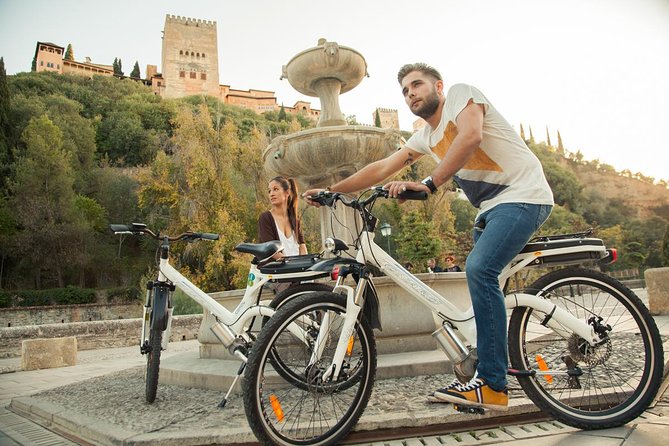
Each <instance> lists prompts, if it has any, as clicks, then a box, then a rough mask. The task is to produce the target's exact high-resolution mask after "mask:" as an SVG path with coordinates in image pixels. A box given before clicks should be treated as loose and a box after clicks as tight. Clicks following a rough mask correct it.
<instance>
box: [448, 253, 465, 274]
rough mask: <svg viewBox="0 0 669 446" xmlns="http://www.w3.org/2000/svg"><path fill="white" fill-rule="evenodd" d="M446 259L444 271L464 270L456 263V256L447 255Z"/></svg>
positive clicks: (456, 271)
mask: <svg viewBox="0 0 669 446" xmlns="http://www.w3.org/2000/svg"><path fill="white" fill-rule="evenodd" d="M445 260H446V268H444V271H446V272H449V273H459V272H461V271H462V269H461V268H460V267H459V266H458V265H456V264H455V256H452V255H447V256H446V259H445Z"/></svg>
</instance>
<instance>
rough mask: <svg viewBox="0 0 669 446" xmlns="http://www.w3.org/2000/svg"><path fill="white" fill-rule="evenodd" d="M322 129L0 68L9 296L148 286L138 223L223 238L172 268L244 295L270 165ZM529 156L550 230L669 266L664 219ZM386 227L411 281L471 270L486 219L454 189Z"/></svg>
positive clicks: (415, 205)
mask: <svg viewBox="0 0 669 446" xmlns="http://www.w3.org/2000/svg"><path fill="white" fill-rule="evenodd" d="M115 68H118V69H119V70H120V69H121V63H120V60H118V61H116V63H115ZM347 121H349V122H354V121H355V117H354V116H349V117H347ZM313 125H314V123H313V122H312V121H311V120H310V119H309V118H308V117H306V116H303V115H297V116H293V115H291V114H288V113H286V112H285V109H284V108H283V107H282V108H281V109H280V110H278V111H276V112H274V111H270V112H266V113H264V114H263V115H258V114H256V113H254V112H253V111H250V110H247V109H243V108H238V107H233V106H228V105H226V104H222V103H221V102H219V101H218V100H216V99H215V98H212V97H202V96H191V97H187V98H183V99H179V100H166V99H162V98H161V97H159V96H156V95H154V94H153V93H152V92H151V90H150V89H149V88H147V87H146V86H144V85H142V84H141V83H139V82H135V81H133V80H131V79H119V78H111V77H101V76H94V77H93V78H90V79H88V78H85V77H80V76H69V75H58V74H54V73H21V74H18V75H15V76H9V77H7V76H5V73H4V66H3V61H2V59H0V166H1V168H0V169H1V170H0V174H1V175H0V178H1V182H0V288H2V289H5V290H18V289H47V288H53V287H61V288H65V287H67V286H69V285H76V286H78V287H81V288H86V287H87V288H101V287H105V288H110V287H123V288H121V289H127V287H131V288H132V287H136V288H138V287H139V284H140V280H141V278H142V277H144V278H146V277H149V272H148V268H149V267H153V258H154V251H155V249H156V244H155V243H154V242H153V241H152V240H148V239H137V238H119V237H114V236H113V235H111V234H110V233H109V231H108V229H107V228H108V225H109V224H110V223H130V222H144V223H146V224H148V225H149V226H150V227H151V228H154V229H156V230H160V231H161V232H167V233H170V234H174V233H178V232H181V231H184V230H188V229H190V230H195V231H208V232H219V233H220V234H221V239H220V240H218V241H217V242H215V243H195V244H188V245H181V246H179V245H175V247H174V255H175V257H174V258H175V261H176V262H177V263H178V265H179V266H180V267H181V268H182V269H184V270H185V271H186V274H187V275H188V276H189V277H190V278H192V279H193V281H194V282H195V283H196V284H198V285H199V286H202V287H203V289H205V290H209V291H219V290H224V289H232V288H236V287H240V286H242V285H243V283H244V282H245V274H246V271H247V268H248V260H249V259H248V256H240V255H238V254H236V253H235V251H234V250H233V247H234V246H235V245H236V244H237V243H239V242H242V241H251V240H254V239H255V237H256V230H257V217H258V214H259V213H260V212H261V211H263V210H265V209H267V208H268V204H267V198H266V192H265V191H266V185H267V178H266V177H265V174H264V171H263V166H262V159H261V157H262V151H263V150H264V148H265V147H267V144H268V143H269V141H271V139H272V138H274V137H275V136H277V135H280V134H287V133H291V132H295V131H299V130H301V129H304V128H308V127H312V126H313ZM528 144H529V145H530V147H531V149H532V150H533V151H534V152H535V153H536V154H537V156H538V157H539V158H540V159H541V160H542V163H543V165H544V168H545V170H546V174H547V176H548V179H549V182H550V183H551V187H552V188H553V191H554V193H555V198H556V201H557V203H558V205H557V206H556V208H555V210H554V212H553V214H552V216H551V217H550V219H549V221H548V222H547V223H546V225H545V226H544V227H543V228H542V230H541V231H542V232H544V233H548V232H573V231H578V230H583V229H586V228H589V227H595V228H596V229H597V231H598V232H597V235H598V236H600V237H602V238H604V239H605V240H606V242H607V244H612V245H616V246H618V247H619V248H620V249H621V254H622V257H621V258H622V260H621V262H620V263H619V265H618V266H617V267H619V268H629V267H633V268H641V269H643V268H646V267H654V266H660V265H667V264H669V263H668V262H669V259H668V256H669V253H668V251H669V248H667V243H668V241H667V240H668V238H669V230H668V229H667V221H666V217H662V216H656V217H652V218H644V219H638V218H637V217H636V215H637V214H636V212H635V210H634V209H630V208H629V206H627V204H626V203H621V202H619V201H615V200H610V201H607V200H606V199H602V198H601V197H600V198H597V197H595V196H594V195H593V192H591V191H589V190H586V189H585V188H584V186H583V184H582V183H581V182H580V181H579V179H578V177H577V176H576V175H575V174H574V173H573V169H570V164H569V163H572V164H573V165H574V166H576V165H578V166H581V167H583V168H586V167H587V168H593V169H597V170H599V171H601V170H602V169H604V170H606V167H605V166H602V165H599V164H597V165H594V164H592V162H591V163H590V164H588V162H586V161H583V159H582V157H580V158H579V156H578V153H577V154H569V155H565V151H564V149H563V148H562V147H561V141H559V146H560V148H559V150H558V149H555V148H553V147H551V146H550V145H548V144H544V143H540V144H537V143H535V142H534V141H533V140H529V141H528ZM565 163H566V164H565ZM584 166H585V167H584ZM431 168H432V163H431V161H427V160H421V161H420V162H419V163H416V164H415V165H414V166H412V167H411V168H409V169H407V170H406V171H404V172H402V173H401V174H400V176H402V177H405V178H410V179H414V180H416V179H420V178H422V177H424V176H425V175H426V174H428V173H429V171H430V169H431ZM611 174H613V175H616V174H618V173H616V172H615V171H614V172H613V173H611ZM623 174H624V173H623ZM637 179H638V180H640V181H647V180H648V179H647V178H637ZM658 187H660V186H658ZM442 189H447V188H442ZM376 214H377V216H378V217H379V219H380V221H381V222H387V223H389V224H390V225H391V227H392V228H393V232H392V235H391V236H390V238H389V239H387V240H381V237H380V235H379V237H378V239H379V240H381V241H380V244H381V243H383V242H387V243H388V245H389V246H390V250H391V252H392V253H393V255H395V256H396V257H397V258H398V259H400V260H401V261H402V262H406V261H410V262H412V263H413V264H414V266H415V267H416V268H415V270H416V271H424V269H425V267H424V263H425V260H426V259H427V258H429V257H433V256H436V257H442V256H443V255H444V254H446V253H455V254H456V256H457V257H458V259H459V261H460V263H463V262H464V259H465V258H466V254H467V252H468V251H469V250H470V249H471V237H470V228H471V223H472V221H473V218H474V216H475V214H476V212H475V209H473V208H472V207H471V205H469V204H468V203H467V202H466V201H464V200H460V199H458V195H457V193H454V192H452V191H447V190H441V191H440V192H439V194H438V195H437V196H435V197H433V198H431V199H430V200H428V201H425V202H407V203H404V204H402V205H399V204H398V203H396V202H390V201H389V202H386V203H383V204H380V205H379V206H377V208H376ZM301 216H302V219H303V226H304V229H305V230H306V234H305V235H306V238H307V243H308V247H309V249H310V250H311V251H315V250H318V249H320V229H319V227H318V220H319V217H318V212H317V211H316V210H315V209H313V208H306V207H305V206H302V209H301ZM382 246H383V245H382ZM442 258H443V257H442ZM130 294H132V293H130ZM36 296H37V295H36ZM5 297H6V296H5ZM30 299H39V298H38V297H35V298H30ZM5 300H7V299H5Z"/></svg>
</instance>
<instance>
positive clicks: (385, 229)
mask: <svg viewBox="0 0 669 446" xmlns="http://www.w3.org/2000/svg"><path fill="white" fill-rule="evenodd" d="M379 229H381V235H382V236H384V237H387V238H388V254H390V234H392V233H393V228H392V226H390V225H389V224H388V222H384V223H383V224H382V225H381V227H380V228H379Z"/></svg>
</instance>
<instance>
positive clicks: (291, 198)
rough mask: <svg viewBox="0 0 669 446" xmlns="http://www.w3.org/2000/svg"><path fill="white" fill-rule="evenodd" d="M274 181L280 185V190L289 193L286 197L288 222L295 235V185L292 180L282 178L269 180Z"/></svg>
mask: <svg viewBox="0 0 669 446" xmlns="http://www.w3.org/2000/svg"><path fill="white" fill-rule="evenodd" d="M269 181H270V183H271V182H272V181H276V182H277V183H279V184H280V185H281V189H283V190H285V191H286V192H288V193H289V195H288V221H290V228H291V229H292V230H293V232H294V233H296V234H297V183H295V180H294V179H292V178H286V177H282V176H278V177H274V178H272V179H271V180H269Z"/></svg>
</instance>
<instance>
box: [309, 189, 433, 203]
mask: <svg viewBox="0 0 669 446" xmlns="http://www.w3.org/2000/svg"><path fill="white" fill-rule="evenodd" d="M371 190H372V191H373V192H372V194H371V195H370V196H369V197H367V198H366V199H364V200H359V199H358V198H353V199H347V198H346V197H345V196H344V195H343V194H341V193H340V192H328V191H321V192H319V193H318V194H316V195H312V196H310V197H309V199H310V200H311V201H314V202H316V203H318V204H320V205H322V206H328V207H332V206H333V205H334V203H335V202H336V201H340V202H341V203H342V204H343V205H344V206H349V207H356V206H362V207H364V206H367V205H368V204H369V203H372V202H373V201H374V200H376V199H377V198H379V197H381V198H389V197H388V190H387V189H384V188H383V187H382V186H374V187H372V188H371ZM397 199H398V200H427V192H425V191H415V190H407V191H404V192H401V193H400V194H399V195H398V196H397Z"/></svg>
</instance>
